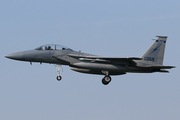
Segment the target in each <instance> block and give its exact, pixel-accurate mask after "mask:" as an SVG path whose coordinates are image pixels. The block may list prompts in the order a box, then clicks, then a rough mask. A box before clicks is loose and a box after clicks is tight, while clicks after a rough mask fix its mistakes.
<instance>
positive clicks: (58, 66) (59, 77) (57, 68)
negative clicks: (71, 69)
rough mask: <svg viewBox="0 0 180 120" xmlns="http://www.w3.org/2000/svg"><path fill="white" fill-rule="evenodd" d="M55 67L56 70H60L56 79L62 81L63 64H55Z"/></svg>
mask: <svg viewBox="0 0 180 120" xmlns="http://www.w3.org/2000/svg"><path fill="white" fill-rule="evenodd" d="M55 67H56V70H57V72H58V76H57V77H56V79H57V80H58V81H60V80H61V79H62V77H61V76H60V70H61V65H55ZM62 71H63V69H62Z"/></svg>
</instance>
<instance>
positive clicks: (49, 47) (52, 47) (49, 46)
mask: <svg viewBox="0 0 180 120" xmlns="http://www.w3.org/2000/svg"><path fill="white" fill-rule="evenodd" d="M35 50H71V49H70V48H68V47H65V46H62V45H57V44H47V45H42V46H40V47H38V48H36V49H35Z"/></svg>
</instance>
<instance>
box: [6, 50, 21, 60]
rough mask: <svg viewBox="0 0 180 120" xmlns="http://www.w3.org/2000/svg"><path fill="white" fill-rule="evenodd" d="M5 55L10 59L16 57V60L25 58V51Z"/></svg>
mask: <svg viewBox="0 0 180 120" xmlns="http://www.w3.org/2000/svg"><path fill="white" fill-rule="evenodd" d="M5 57H6V58H9V59H14V60H23V59H24V52H17V53H12V54H9V55H6V56H5Z"/></svg>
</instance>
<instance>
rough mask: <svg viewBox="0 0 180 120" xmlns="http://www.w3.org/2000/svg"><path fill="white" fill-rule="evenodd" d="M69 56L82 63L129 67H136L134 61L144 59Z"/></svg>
mask: <svg viewBox="0 0 180 120" xmlns="http://www.w3.org/2000/svg"><path fill="white" fill-rule="evenodd" d="M68 56H70V57H73V58H76V59H79V60H80V61H89V62H102V63H111V64H119V65H128V66H136V62H134V61H133V60H142V58H137V57H130V58H117V57H100V56H81V55H74V54H69V55H68Z"/></svg>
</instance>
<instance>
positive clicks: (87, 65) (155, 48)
mask: <svg viewBox="0 0 180 120" xmlns="http://www.w3.org/2000/svg"><path fill="white" fill-rule="evenodd" d="M156 37H158V38H157V39H156V40H155V42H154V43H153V44H152V45H151V47H150V48H149V49H148V50H147V51H146V52H145V53H144V54H143V55H142V57H140V58H138V57H127V58H122V57H100V56H96V55H91V54H87V53H82V52H80V51H79V52H78V51H74V50H72V49H70V48H68V47H65V46H62V45H57V44H47V45H42V46H40V47H38V48H35V49H34V50H29V51H22V52H17V53H13V54H9V55H6V56H5V57H6V58H10V59H14V60H20V61H28V62H30V63H31V64H32V62H39V63H50V64H55V66H56V68H57V72H58V76H57V77H56V79H57V80H58V81H60V80H61V79H62V77H61V76H60V68H61V65H68V66H70V67H71V70H73V71H77V72H81V73H89V74H99V75H104V78H103V79H102V83H103V84H104V85H107V84H109V83H110V82H111V77H110V75H123V74H126V73H128V72H132V73H153V72H164V73H167V72H169V71H167V70H165V69H171V68H174V66H164V65H163V59H164V50H165V45H166V40H167V36H156Z"/></svg>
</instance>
